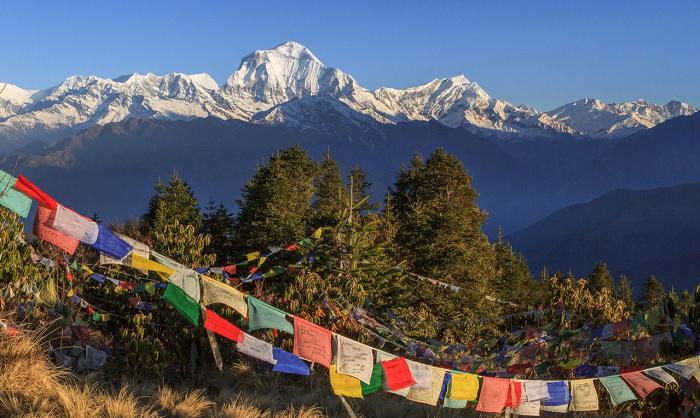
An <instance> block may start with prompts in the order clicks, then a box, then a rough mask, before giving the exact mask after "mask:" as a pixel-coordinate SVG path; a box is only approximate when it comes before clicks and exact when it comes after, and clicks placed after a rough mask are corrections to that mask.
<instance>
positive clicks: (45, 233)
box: [34, 206, 80, 255]
mask: <svg viewBox="0 0 700 418" xmlns="http://www.w3.org/2000/svg"><path fill="white" fill-rule="evenodd" d="M54 213H55V212H54V211H52V210H51V209H49V208H47V207H44V206H39V207H38V208H37V212H36V217H35V218H34V235H36V236H37V237H39V238H40V239H42V240H44V241H46V242H48V243H51V244H53V245H55V246H56V247H58V248H60V249H62V250H63V251H65V252H66V253H68V254H71V255H73V253H75V250H76V248H78V243H79V242H80V241H78V240H77V239H74V238H71V237H69V236H67V235H65V234H64V233H62V232H60V231H57V230H55V229H53V228H52V227H51V225H52V224H53V217H54Z"/></svg>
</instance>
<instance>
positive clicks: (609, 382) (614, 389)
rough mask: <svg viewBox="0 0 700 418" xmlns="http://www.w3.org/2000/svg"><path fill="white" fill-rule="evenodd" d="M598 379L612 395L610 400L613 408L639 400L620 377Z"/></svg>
mask: <svg viewBox="0 0 700 418" xmlns="http://www.w3.org/2000/svg"><path fill="white" fill-rule="evenodd" d="M598 379H599V380H600V383H602V384H603V386H605V389H606V390H607V391H608V393H609V394H610V399H611V401H612V404H613V406H617V405H619V404H621V403H624V402H627V401H634V400H637V397H636V396H635V395H634V393H633V392H632V390H631V389H630V388H629V386H627V384H626V383H625V381H624V380H622V378H621V377H620V376H604V377H599V378H598Z"/></svg>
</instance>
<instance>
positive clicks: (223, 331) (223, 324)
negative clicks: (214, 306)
mask: <svg viewBox="0 0 700 418" xmlns="http://www.w3.org/2000/svg"><path fill="white" fill-rule="evenodd" d="M204 328H206V329H208V330H209V331H212V332H215V333H217V334H219V335H221V336H222V337H226V338H228V339H229V340H232V341H236V342H240V341H241V340H242V339H243V334H242V332H241V330H240V329H239V328H238V327H237V326H235V325H233V324H232V323H230V322H229V321H227V320H225V319H224V318H222V317H220V316H219V315H217V314H216V312H214V311H212V310H210V309H207V310H206V311H205V312H204Z"/></svg>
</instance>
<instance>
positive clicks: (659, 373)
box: [643, 367, 678, 385]
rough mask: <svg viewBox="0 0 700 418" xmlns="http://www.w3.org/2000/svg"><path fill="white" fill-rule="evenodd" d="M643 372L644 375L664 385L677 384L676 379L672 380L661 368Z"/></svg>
mask: <svg viewBox="0 0 700 418" xmlns="http://www.w3.org/2000/svg"><path fill="white" fill-rule="evenodd" d="M643 372H644V374H645V375H647V376H649V377H653V378H654V379H656V380H659V381H661V382H663V383H664V384H666V385H668V384H671V383H675V384H678V382H676V379H674V378H673V376H671V375H670V374H668V373H666V372H665V371H664V369H662V368H661V367H652V368H651V369H646V370H644V371H643Z"/></svg>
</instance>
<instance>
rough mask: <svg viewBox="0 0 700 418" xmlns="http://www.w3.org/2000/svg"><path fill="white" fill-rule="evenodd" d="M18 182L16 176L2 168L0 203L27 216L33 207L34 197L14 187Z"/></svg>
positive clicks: (0, 174)
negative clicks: (29, 196) (31, 197)
mask: <svg viewBox="0 0 700 418" xmlns="http://www.w3.org/2000/svg"><path fill="white" fill-rule="evenodd" d="M16 182H17V179H16V178H14V177H12V176H11V175H9V174H8V173H6V172H4V171H2V170H0V205H2V206H5V207H6V208H8V209H10V210H11V211H13V212H15V213H16V214H18V215H19V216H21V217H23V218H26V217H27V216H29V209H30V208H31V207H32V199H30V198H28V197H27V196H26V195H24V194H23V193H20V192H18V191H17V190H14V189H13V188H12V187H13V186H14V185H15V183H16Z"/></svg>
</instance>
